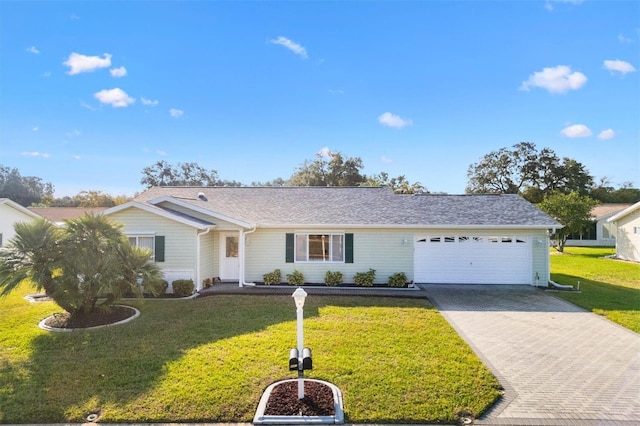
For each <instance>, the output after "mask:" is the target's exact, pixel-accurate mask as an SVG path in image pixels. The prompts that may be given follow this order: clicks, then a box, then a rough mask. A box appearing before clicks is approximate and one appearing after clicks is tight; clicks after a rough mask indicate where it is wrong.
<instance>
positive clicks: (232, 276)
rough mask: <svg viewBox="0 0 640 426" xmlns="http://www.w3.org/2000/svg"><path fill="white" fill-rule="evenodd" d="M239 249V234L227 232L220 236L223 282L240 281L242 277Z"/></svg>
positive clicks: (221, 275) (221, 277) (221, 276)
mask: <svg viewBox="0 0 640 426" xmlns="http://www.w3.org/2000/svg"><path fill="white" fill-rule="evenodd" d="M238 249H239V247H238V233H237V232H228V233H227V232H225V233H221V234H220V279H221V280H238V278H239V276H240V262H239V257H238V255H239V252H238Z"/></svg>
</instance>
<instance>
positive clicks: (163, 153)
mask: <svg viewBox="0 0 640 426" xmlns="http://www.w3.org/2000/svg"><path fill="white" fill-rule="evenodd" d="M156 154H158V155H161V156H163V157H166V156H167V155H169V154H167V151H161V150H158V151H156Z"/></svg>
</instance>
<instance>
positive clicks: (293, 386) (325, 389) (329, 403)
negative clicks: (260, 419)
mask: <svg viewBox="0 0 640 426" xmlns="http://www.w3.org/2000/svg"><path fill="white" fill-rule="evenodd" d="M264 414H265V415H268V416H333V415H335V409H334V401H333V392H332V391H331V388H330V387H329V386H327V385H325V384H323V383H318V382H310V381H306V380H305V382H304V398H303V399H298V382H297V381H294V382H286V383H281V384H279V385H278V386H276V387H275V388H273V390H272V391H271V394H270V395H269V400H268V401H267V408H266V409H265V412H264Z"/></svg>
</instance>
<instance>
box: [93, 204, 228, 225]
mask: <svg viewBox="0 0 640 426" xmlns="http://www.w3.org/2000/svg"><path fill="white" fill-rule="evenodd" d="M129 208H136V209H140V210H144V211H146V212H148V213H152V214H155V215H158V216H161V217H164V218H165V219H169V220H173V221H174V222H179V223H182V224H184V225H188V226H191V227H193V228H197V229H207V228H214V227H215V225H204V224H202V223H198V222H194V221H192V220H189V219H187V218H184V217H181V216H176V215H174V214H171V213H170V212H167V211H166V210H163V209H161V208H160V207H155V206H149V205H147V204H143V203H139V202H137V201H129V202H128V203H124V204H119V205H117V206H115V207H111V208H109V209H107V210H105V211H103V212H102V214H104V215H105V216H109V215H110V214H114V213H117V212H120V211H123V210H126V209H129Z"/></svg>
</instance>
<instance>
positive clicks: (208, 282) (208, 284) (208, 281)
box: [202, 278, 213, 288]
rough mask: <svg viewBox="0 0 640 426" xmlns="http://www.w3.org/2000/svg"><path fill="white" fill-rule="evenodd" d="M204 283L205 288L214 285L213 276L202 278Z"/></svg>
mask: <svg viewBox="0 0 640 426" xmlns="http://www.w3.org/2000/svg"><path fill="white" fill-rule="evenodd" d="M202 285H203V286H204V288H209V287H211V286H212V285H213V280H212V279H211V278H205V279H204V280H202Z"/></svg>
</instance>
